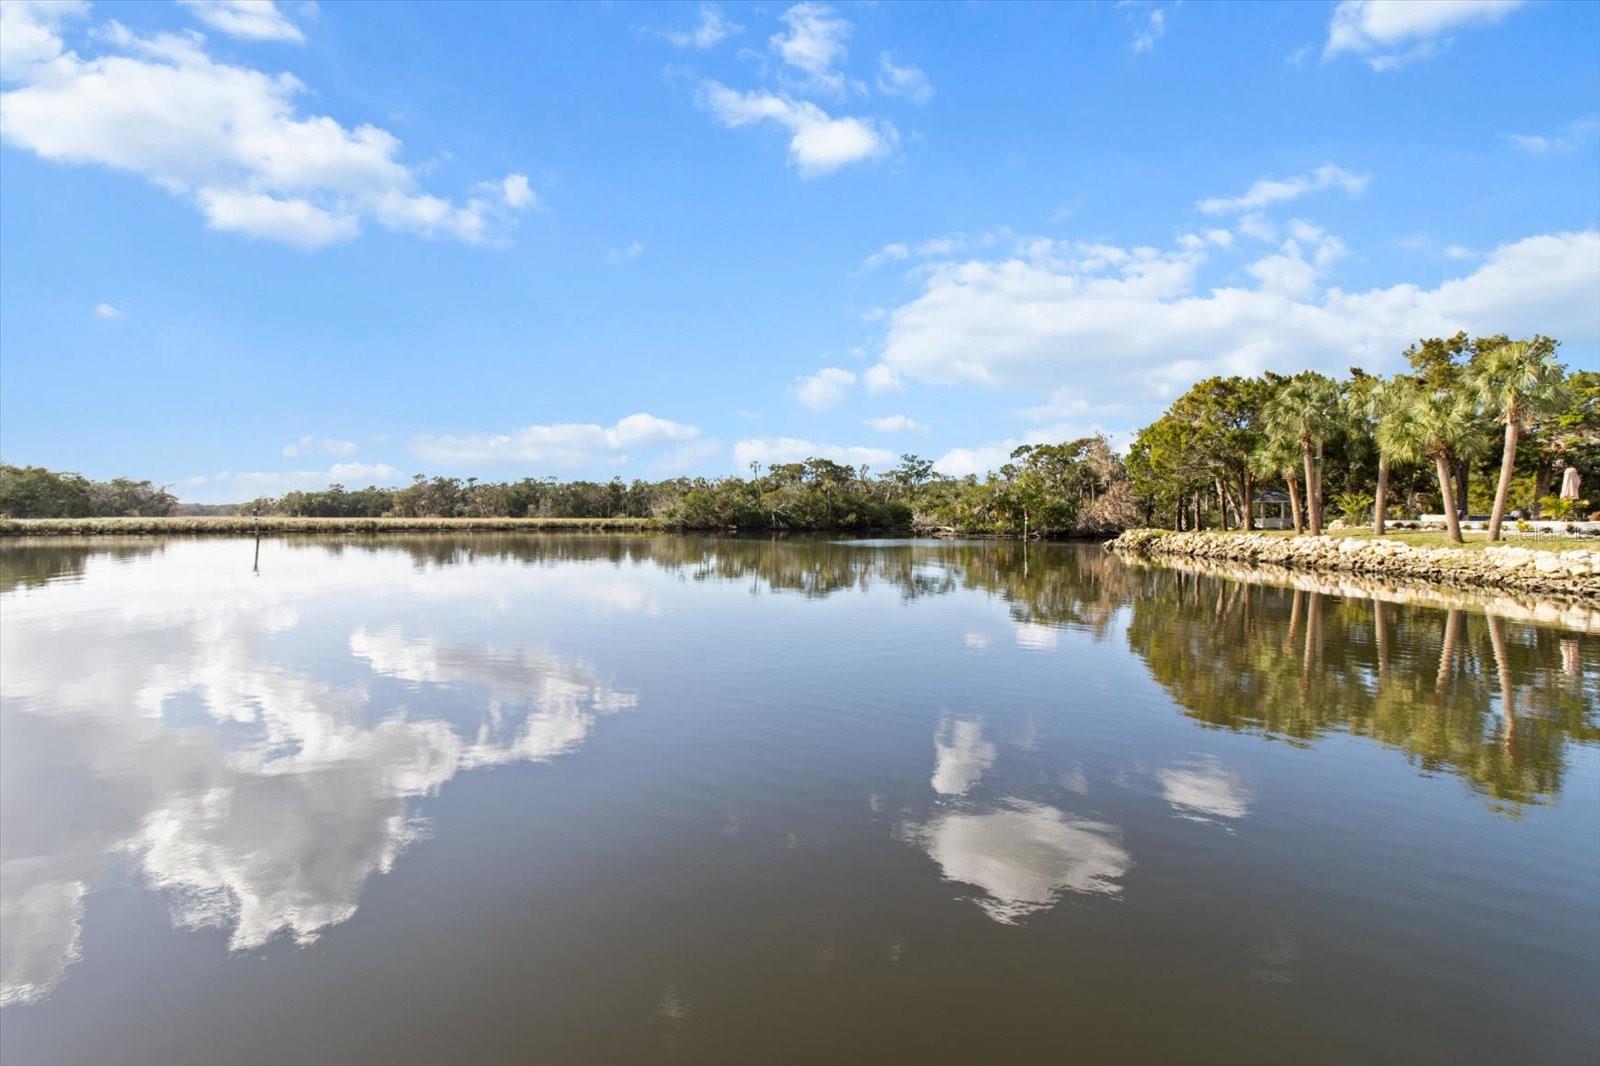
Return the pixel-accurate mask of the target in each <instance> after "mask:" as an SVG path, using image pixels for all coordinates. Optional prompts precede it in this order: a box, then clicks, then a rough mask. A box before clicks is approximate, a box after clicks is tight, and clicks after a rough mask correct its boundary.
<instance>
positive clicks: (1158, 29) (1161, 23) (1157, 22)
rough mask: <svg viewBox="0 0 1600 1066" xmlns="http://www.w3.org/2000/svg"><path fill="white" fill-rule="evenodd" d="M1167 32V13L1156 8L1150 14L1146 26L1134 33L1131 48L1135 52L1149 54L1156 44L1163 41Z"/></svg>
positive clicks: (1145, 22)
mask: <svg viewBox="0 0 1600 1066" xmlns="http://www.w3.org/2000/svg"><path fill="white" fill-rule="evenodd" d="M1166 32H1167V13H1166V12H1165V11H1163V10H1161V9H1160V8H1159V7H1158V8H1155V9H1154V10H1152V11H1151V12H1150V15H1149V17H1147V18H1146V19H1145V21H1144V25H1142V26H1140V27H1139V28H1138V29H1137V30H1135V31H1134V34H1133V43H1132V45H1130V47H1131V48H1132V49H1133V50H1134V51H1135V52H1148V51H1150V50H1151V49H1153V48H1154V47H1155V46H1156V42H1157V41H1159V40H1161V38H1162V37H1163V36H1164V35H1165V34H1166Z"/></svg>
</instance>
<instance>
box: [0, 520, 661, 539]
mask: <svg viewBox="0 0 1600 1066" xmlns="http://www.w3.org/2000/svg"><path fill="white" fill-rule="evenodd" d="M658 528H660V526H659V524H658V523H657V522H656V520H655V519H652V518H288V517H283V516H279V515H270V516H264V517H262V518H260V519H254V518H250V517H248V516H244V517H239V516H234V515H225V516H215V515H206V516H175V517H170V518H0V537H51V536H129V535H157V536H177V535H199V536H207V535H210V536H217V535H228V536H239V535H241V534H243V535H246V536H248V535H251V534H254V533H257V532H260V533H263V534H266V535H269V536H271V535H276V534H282V533H479V532H502V533H504V532H540V531H562V532H604V531H629V532H637V531H639V530H651V529H658Z"/></svg>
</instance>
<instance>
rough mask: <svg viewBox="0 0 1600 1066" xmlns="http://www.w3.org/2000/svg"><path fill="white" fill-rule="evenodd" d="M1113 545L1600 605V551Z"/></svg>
mask: <svg viewBox="0 0 1600 1066" xmlns="http://www.w3.org/2000/svg"><path fill="white" fill-rule="evenodd" d="M1109 547H1110V548H1112V549H1113V550H1115V551H1116V552H1118V553H1119V554H1122V555H1132V556H1134V557H1147V556H1173V555H1175V556H1184V557H1190V558H1198V559H1223V560H1231V561H1235V562H1243V563H1253V564H1257V565H1261V566H1264V567H1271V566H1276V567H1280V568H1283V569H1287V570H1291V571H1300V570H1333V571H1339V572H1344V573H1355V574H1371V575H1379V576H1383V577H1398V578H1410V579H1415V580H1421V581H1429V582H1436V583H1439V584H1445V585H1458V586H1468V587H1474V588H1502V589H1515V590H1520V591H1526V592H1534V593H1539V594H1540V595H1548V596H1560V597H1564V598H1571V599H1576V600H1580V601H1583V602H1587V603H1592V604H1596V605H1600V551H1586V550H1584V549H1581V548H1579V549H1575V550H1572V551H1564V552H1551V551H1538V550H1534V549H1530V548H1519V547H1515V546H1511V545H1508V546H1504V547H1489V548H1485V549H1484V550H1483V551H1466V550H1463V549H1460V548H1423V547H1416V546H1413V545H1409V544H1404V543H1401V542H1400V541H1397V540H1391V539H1387V538H1383V537H1335V536H1322V537H1311V536H1297V537H1284V536H1271V535H1265V534H1259V533H1172V532H1168V531H1166V530H1157V529H1135V530H1129V531H1128V532H1126V533H1124V534H1122V536H1120V537H1118V538H1117V539H1116V540H1114V541H1111V542H1110V544H1109Z"/></svg>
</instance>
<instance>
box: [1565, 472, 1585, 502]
mask: <svg viewBox="0 0 1600 1066" xmlns="http://www.w3.org/2000/svg"><path fill="white" fill-rule="evenodd" d="M1582 483H1583V479H1582V478H1580V477H1579V476H1578V468H1577V467H1575V466H1569V467H1567V469H1566V472H1565V473H1563V474H1562V475H1561V498H1562V499H1563V500H1576V499H1577V498H1578V487H1579V486H1580V485H1581V484H1582Z"/></svg>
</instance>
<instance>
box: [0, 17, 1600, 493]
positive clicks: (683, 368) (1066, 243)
mask: <svg viewBox="0 0 1600 1066" xmlns="http://www.w3.org/2000/svg"><path fill="white" fill-rule="evenodd" d="M0 19H3V23H0V73H3V76H4V85H3V93H0V139H3V147H0V455H3V457H4V458H5V460H6V461H8V462H13V463H37V464H42V465H47V466H51V467H56V468H68V469H76V470H81V471H83V472H85V473H87V474H90V475H92V476H97V477H108V476H113V475H117V474H131V475H134V476H138V477H151V478H153V479H156V480H158V481H161V482H170V483H173V484H174V485H175V486H176V491H178V492H179V494H180V495H181V496H183V497H184V498H186V499H193V500H233V499H241V498H246V497H248V496H253V495H255V494H257V493H258V492H278V491H283V490H284V489H287V488H291V487H308V486H317V485H321V484H325V483H327V482H328V481H330V480H339V481H343V482H345V483H346V484H365V483H367V482H369V481H374V480H376V481H378V482H380V483H398V482H400V481H403V480H405V479H407V478H409V476H410V475H411V474H412V473H415V472H420V471H426V472H430V473H436V472H437V473H454V474H459V475H463V476H465V475H477V476H480V477H489V478H502V477H520V476H524V475H535V476H542V475H547V474H550V475H556V476H559V477H564V478H565V477H577V476H587V477H609V476H611V475H613V474H620V475H622V476H625V477H631V476H635V475H639V476H660V475H662V474H665V473H678V472H687V473H705V474H720V473H728V472H734V471H736V470H741V469H742V468H743V467H745V466H746V465H747V464H748V463H749V462H751V461H752V460H754V461H760V462H771V461H781V460H786V459H791V458H797V457H800V456H802V455H805V454H822V455H829V456H832V457H835V458H838V459H841V460H843V461H849V462H853V463H868V464H870V465H871V466H872V467H873V468H874V469H883V468H885V467H887V466H889V465H892V463H893V461H894V458H895V457H896V456H898V454H899V453H901V452H904V451H916V452H918V453H921V454H924V455H928V456H931V457H935V458H937V459H938V460H939V463H940V466H941V468H942V469H945V470H946V471H948V472H951V473H965V472H967V471H969V470H983V469H986V468H989V467H991V466H993V465H995V464H996V463H998V462H999V461H1001V460H1002V459H1003V457H1004V455H1005V453H1006V452H1007V451H1009V449H1010V447H1012V446H1013V445H1014V444H1015V443H1017V442H1020V441H1028V440H1045V439H1061V438H1065V437H1070V436H1076V435H1079V434H1081V433H1086V432H1091V431H1105V432H1109V433H1111V434H1113V435H1114V436H1117V437H1118V439H1119V440H1125V439H1126V434H1127V433H1128V432H1129V431H1130V430H1133V429H1136V428H1137V427H1138V426H1139V425H1141V424H1143V423H1144V422H1146V421H1148V420H1149V419H1150V418H1152V417H1153V416H1154V415H1155V414H1157V413H1159V411H1160V410H1161V408H1162V407H1163V406H1164V405H1165V403H1166V402H1167V401H1168V400H1170V398H1171V397H1172V396H1173V395H1175V394H1176V393H1177V392H1179V391H1182V389H1183V388H1184V387H1186V386H1187V385H1188V384H1189V382H1191V381H1192V380H1194V379H1195V378H1197V377H1200V376H1203V375H1205V374H1209V373H1233V372H1256V371H1259V370H1261V369H1276V370H1281V371H1292V370H1296V369H1300V368H1302V367H1317V368H1320V369H1325V370H1329V371H1342V370H1343V369H1344V368H1346V367H1348V366H1350V365H1353V364H1354V365H1361V366H1364V367H1366V368H1368V369H1369V370H1377V371H1389V370H1393V369H1396V368H1397V367H1398V361H1399V360H1398V357H1399V353H1400V352H1401V350H1402V349H1403V348H1404V347H1405V345H1406V344H1407V343H1408V341H1409V340H1411V339H1414V338H1416V337H1418V336H1422V335H1433V334H1438V333H1448V332H1453V331H1454V330H1455V329H1457V328H1464V329H1468V330H1473V331H1477V332H1500V331H1502V330H1503V331H1506V332H1510V333H1513V334H1519V333H1530V332H1534V331H1539V332H1544V333H1548V334H1551V335H1554V336H1556V337H1558V338H1559V339H1560V340H1561V341H1562V342H1563V349H1562V351H1563V356H1564V358H1565V360H1566V361H1567V362H1568V363H1569V365H1572V366H1576V367H1588V368H1596V367H1600V5H1596V4H1557V3H1525V4H1515V3H1477V4H1448V3H1428V4H1403V3H1402V4H1393V3H1356V4H1351V3H1343V4H1314V3H1307V4H1283V5H1241V6H1229V5H1222V4H1192V3H1191V4H1149V3H1128V4H1074V5H1058V6H1046V5H1022V4H939V5H929V6H919V5H912V4H881V5H876V4H875V5H863V6H852V5H843V4H838V5H822V4H799V5H793V4H752V5H736V4H719V5H692V4H680V5H659V6H656V5H637V4H617V5H592V4H591V5H582V6H560V5H553V4H538V5H510V4H485V5H474V4H466V3H454V4H449V5H438V6H426V5H420V4H413V5H356V4H341V3H321V4H320V5H318V4H300V3H294V2H290V3H281V4H278V5H277V6H275V7H274V6H273V5H271V4H226V3H205V2H200V3H187V4H172V5H168V4H137V3H119V4H115V5H111V4H99V5H89V4H29V3H17V2H13V0H7V2H5V3H4V4H0Z"/></svg>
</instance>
